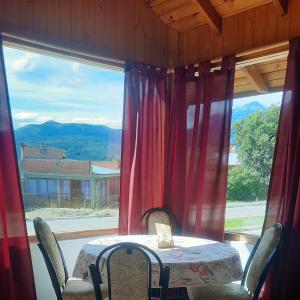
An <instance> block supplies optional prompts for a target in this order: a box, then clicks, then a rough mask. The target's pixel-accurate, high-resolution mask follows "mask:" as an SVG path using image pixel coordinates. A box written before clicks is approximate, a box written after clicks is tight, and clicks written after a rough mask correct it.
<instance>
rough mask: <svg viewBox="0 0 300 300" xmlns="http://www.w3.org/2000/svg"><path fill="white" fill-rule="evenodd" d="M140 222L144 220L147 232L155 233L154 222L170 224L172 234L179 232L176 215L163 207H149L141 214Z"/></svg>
mask: <svg viewBox="0 0 300 300" xmlns="http://www.w3.org/2000/svg"><path fill="white" fill-rule="evenodd" d="M142 222H146V227H147V233H148V234H153V235H156V234H157V233H156V228H155V223H162V224H166V225H170V226H171V228H172V233H173V234H179V233H180V225H179V222H178V221H177V219H176V217H175V216H174V215H173V214H172V213H171V212H170V211H169V210H167V209H165V208H159V207H155V208H151V209H149V210H147V211H146V212H145V213H144V214H143V216H142Z"/></svg>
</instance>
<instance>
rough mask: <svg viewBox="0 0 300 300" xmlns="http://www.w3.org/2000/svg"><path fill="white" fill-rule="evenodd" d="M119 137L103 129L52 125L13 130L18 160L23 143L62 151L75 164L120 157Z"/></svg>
mask: <svg viewBox="0 0 300 300" xmlns="http://www.w3.org/2000/svg"><path fill="white" fill-rule="evenodd" d="M121 136H122V130H121V129H113V128H109V127H107V126H104V125H90V124H75V123H58V122H54V121H48V122H46V123H43V124H32V125H26V126H24V127H21V128H18V129H16V130H15V137H16V147H17V153H18V156H19V155H20V144H21V143H27V144H32V145H47V146H51V147H55V148H59V149H63V150H64V151H65V154H66V157H67V158H70V159H78V160H112V159H114V158H116V157H120V152H121Z"/></svg>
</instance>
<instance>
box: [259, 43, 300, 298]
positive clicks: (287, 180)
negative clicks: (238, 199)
mask: <svg viewBox="0 0 300 300" xmlns="http://www.w3.org/2000/svg"><path fill="white" fill-rule="evenodd" d="M299 181H300V39H299V38H298V39H294V40H291V41H290V45H289V56H288V65H287V73H286V79H285V86H284V92H283V98H282V104H281V112H280V120H279V127H278V133H277V141H276V147H275V154H274V161H273V168H272V173H271V179H270V187H269V194H268V201H267V209H266V219H265V228H267V227H269V226H271V225H272V224H273V223H276V222H280V223H282V224H283V226H284V229H285V230H284V232H285V234H284V240H283V244H282V247H281V250H280V253H279V256H278V259H277V261H276V263H275V265H274V268H273V270H272V273H271V274H270V277H269V278H268V281H267V286H266V289H265V293H264V297H263V298H264V299H270V300H271V299H272V300H274V299H275V300H276V299H284V300H289V299H300V290H299V287H298V286H299V277H300V276H299V275H300V255H299V253H300V182H299Z"/></svg>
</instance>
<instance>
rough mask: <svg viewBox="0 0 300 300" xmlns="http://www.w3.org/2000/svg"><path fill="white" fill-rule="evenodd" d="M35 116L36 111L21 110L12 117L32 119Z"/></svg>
mask: <svg viewBox="0 0 300 300" xmlns="http://www.w3.org/2000/svg"><path fill="white" fill-rule="evenodd" d="M36 116H37V113H34V112H26V111H22V112H19V113H16V114H14V119H18V120H28V119H34V118H35V117H36Z"/></svg>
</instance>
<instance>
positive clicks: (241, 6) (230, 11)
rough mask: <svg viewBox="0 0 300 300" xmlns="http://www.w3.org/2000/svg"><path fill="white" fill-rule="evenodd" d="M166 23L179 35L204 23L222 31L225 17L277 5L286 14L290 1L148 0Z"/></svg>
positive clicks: (279, 11) (278, 9) (279, 10)
mask: <svg viewBox="0 0 300 300" xmlns="http://www.w3.org/2000/svg"><path fill="white" fill-rule="evenodd" d="M146 1H147V3H148V4H149V6H150V7H151V8H152V9H153V11H154V12H155V13H156V15H158V16H159V17H160V19H161V21H162V22H164V23H165V24H167V25H168V26H169V27H171V28H173V29H175V30H178V31H179V32H183V31H187V30H190V29H193V28H195V27H198V26H200V25H203V24H208V25H209V26H210V27H211V28H212V29H213V30H215V31H217V32H219V33H221V32H222V18H225V17H229V16H232V15H235V14H238V13H241V12H242V11H245V10H249V9H252V8H254V7H257V6H261V5H264V4H266V3H270V2H273V4H274V6H275V7H276V9H277V11H278V13H279V14H280V15H284V14H285V13H286V11H287V5H288V0H247V1H246V0H146Z"/></svg>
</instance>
